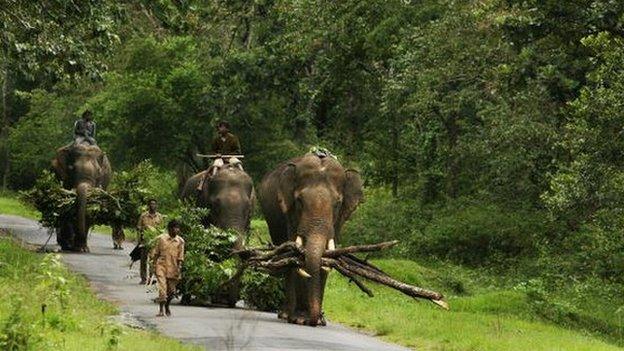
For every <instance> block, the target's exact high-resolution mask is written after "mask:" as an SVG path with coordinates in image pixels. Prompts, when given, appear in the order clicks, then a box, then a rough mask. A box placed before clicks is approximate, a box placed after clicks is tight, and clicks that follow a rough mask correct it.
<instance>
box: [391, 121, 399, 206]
mask: <svg viewBox="0 0 624 351" xmlns="http://www.w3.org/2000/svg"><path fill="white" fill-rule="evenodd" d="M391 177H392V196H394V197H397V196H398V195H399V126H398V121H397V116H396V114H393V115H392V175H391Z"/></svg>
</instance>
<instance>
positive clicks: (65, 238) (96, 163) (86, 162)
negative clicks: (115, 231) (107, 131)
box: [52, 144, 112, 252]
mask: <svg viewBox="0 0 624 351" xmlns="http://www.w3.org/2000/svg"><path fill="white" fill-rule="evenodd" d="M52 168H53V169H54V171H55V173H56V175H57V177H58V178H59V179H60V180H61V181H62V182H63V187H64V188H66V189H75V190H76V194H77V199H78V201H77V204H76V206H77V211H76V213H77V216H76V218H75V219H73V220H70V221H67V222H65V223H63V224H62V227H61V228H58V231H57V242H58V244H59V245H60V246H61V248H62V249H63V250H72V251H81V252H88V251H89V247H88V246H87V235H88V234H89V227H90V223H89V219H88V218H87V211H86V205H87V195H88V192H89V190H90V189H91V188H93V187H100V188H102V189H106V188H107V187H108V183H109V182H110V179H111V174H112V170H111V166H110V163H109V161H108V158H107V157H106V154H105V153H104V152H102V150H101V149H100V148H99V147H98V146H96V145H86V144H81V145H76V144H72V145H70V146H66V147H62V148H60V149H58V150H57V151H56V157H55V158H54V159H53V160H52Z"/></svg>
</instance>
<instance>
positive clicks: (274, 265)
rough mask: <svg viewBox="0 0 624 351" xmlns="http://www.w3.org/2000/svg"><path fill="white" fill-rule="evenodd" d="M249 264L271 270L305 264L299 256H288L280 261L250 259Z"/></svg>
mask: <svg viewBox="0 0 624 351" xmlns="http://www.w3.org/2000/svg"><path fill="white" fill-rule="evenodd" d="M247 264H249V266H251V267H256V268H262V269H266V270H269V271H274V270H279V269H284V268H289V267H300V266H302V265H303V263H302V262H301V260H300V259H299V258H297V257H288V258H284V259H281V260H279V261H248V262H247Z"/></svg>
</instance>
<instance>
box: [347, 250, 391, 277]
mask: <svg viewBox="0 0 624 351" xmlns="http://www.w3.org/2000/svg"><path fill="white" fill-rule="evenodd" d="M341 258H344V259H346V260H348V261H349V263H353V264H355V265H358V266H360V267H362V268H365V269H371V270H373V271H375V272H377V273H379V274H383V275H388V273H386V272H384V271H382V270H381V269H380V268H378V267H377V266H375V265H373V264H372V263H370V262H368V261H365V260H363V259H361V258H359V257H357V256H355V255H353V254H346V255H343V256H341Z"/></svg>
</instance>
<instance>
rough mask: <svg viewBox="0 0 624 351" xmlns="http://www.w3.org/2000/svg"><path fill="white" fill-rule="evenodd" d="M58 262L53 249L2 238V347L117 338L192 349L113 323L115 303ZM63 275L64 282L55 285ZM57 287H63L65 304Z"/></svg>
mask: <svg viewBox="0 0 624 351" xmlns="http://www.w3.org/2000/svg"><path fill="white" fill-rule="evenodd" d="M44 259H45V260H46V261H47V263H43V261H44ZM57 263H58V261H57V260H56V258H55V257H54V255H48V256H43V255H39V254H36V253H34V252H30V251H27V250H25V249H24V248H22V247H20V246H19V245H17V244H16V243H15V242H14V241H12V240H11V239H9V238H7V237H3V238H0V294H1V295H2V296H4V297H5V298H3V299H2V300H0V316H1V317H0V349H2V350H16V351H17V350H19V351H24V350H67V351H80V350H105V349H106V348H110V347H113V348H114V347H115V346H114V345H115V344H116V345H117V346H116V347H117V349H119V350H128V349H132V350H139V351H148V350H152V351H154V350H156V351H157V350H180V351H181V350H195V349H196V348H194V347H192V346H188V345H182V344H181V343H179V342H178V341H175V340H171V339H167V338H164V337H162V336H160V335H158V334H156V333H153V332H145V331H140V330H136V329H131V328H128V327H125V326H122V325H119V324H116V323H112V322H111V321H110V316H111V315H114V314H116V313H117V309H116V307H115V306H113V305H112V304H110V303H108V302H105V301H103V300H100V299H98V298H97V297H96V296H95V295H94V294H93V291H92V289H91V288H90V287H89V284H88V282H87V281H86V280H85V279H84V278H83V277H82V276H80V275H74V274H71V273H70V272H69V271H68V270H67V269H66V268H65V266H64V265H62V264H57ZM51 271H53V273H52V274H51V277H52V278H50V275H48V273H49V272H51ZM61 277H62V278H63V279H64V281H65V283H64V284H61V285H59V284H58V282H59V280H60V279H59V278H61ZM48 282H49V283H50V284H48ZM58 288H60V289H61V290H63V291H64V292H63V294H64V295H65V298H66V300H65V305H66V308H64V309H62V308H61V305H60V303H58V300H57V296H58V294H59V291H58V290H57V289H58Z"/></svg>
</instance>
